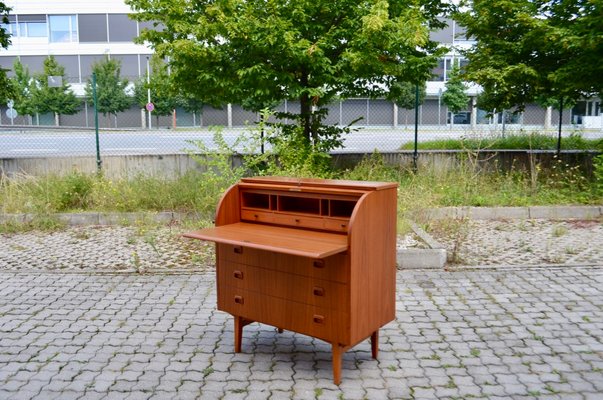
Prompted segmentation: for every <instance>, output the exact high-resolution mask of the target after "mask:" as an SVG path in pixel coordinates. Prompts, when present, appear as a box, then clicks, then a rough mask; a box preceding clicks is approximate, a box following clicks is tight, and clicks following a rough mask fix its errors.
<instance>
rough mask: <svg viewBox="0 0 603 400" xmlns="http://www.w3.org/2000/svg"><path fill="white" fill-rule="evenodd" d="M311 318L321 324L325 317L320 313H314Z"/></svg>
mask: <svg viewBox="0 0 603 400" xmlns="http://www.w3.org/2000/svg"><path fill="white" fill-rule="evenodd" d="M312 320H313V321H314V322H315V323H317V324H322V323H323V322H324V321H325V317H323V316H322V315H318V314H314V316H313V317H312Z"/></svg>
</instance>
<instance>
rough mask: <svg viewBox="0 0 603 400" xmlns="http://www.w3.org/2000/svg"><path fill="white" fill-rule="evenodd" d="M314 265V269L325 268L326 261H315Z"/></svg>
mask: <svg viewBox="0 0 603 400" xmlns="http://www.w3.org/2000/svg"><path fill="white" fill-rule="evenodd" d="M312 265H314V268H324V267H325V262H324V260H314V263H313V264H312Z"/></svg>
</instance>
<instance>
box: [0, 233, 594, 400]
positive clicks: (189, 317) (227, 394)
mask: <svg viewBox="0 0 603 400" xmlns="http://www.w3.org/2000/svg"><path fill="white" fill-rule="evenodd" d="M555 224H558V222H552V223H545V224H543V225H542V226H541V227H540V228H541V230H546V229H549V231H548V233H546V232H545V233H541V234H534V235H533V236H534V237H535V238H536V239H534V240H537V238H543V237H547V238H548V236H551V235H553V229H555V227H556V226H557V225H555ZM506 227H507V225H502V226H500V227H499V228H498V229H494V231H493V232H491V233H489V235H492V236H496V234H498V233H501V232H505V229H506ZM516 227H517V228H518V229H519V228H521V227H520V226H516ZM563 227H565V228H566V229H567V230H568V232H567V233H565V234H563V235H560V236H558V237H557V238H558V239H559V240H561V239H564V240H566V241H567V243H570V245H573V244H572V243H574V242H572V241H574V240H577V239H574V238H573V237H571V235H573V231H574V230H580V229H583V230H589V232H590V233H591V234H592V233H597V232H598V231H597V229H598V227H593V226H591V225H589V224H586V225H584V226H582V225H579V224H577V223H575V222H571V223H569V222H568V223H567V224H565V223H564V224H562V225H559V227H557V228H556V229H557V230H558V233H557V234H559V232H561V233H563V229H561V228H563ZM528 228H530V229H531V227H529V226H528ZM536 228H537V226H534V229H536ZM519 230H520V232H523V231H521V229H519ZM528 231H529V230H528ZM123 232H127V230H125V231H123ZM529 232H532V231H529ZM92 233H93V234H96V233H97V232H92ZM105 233H106V232H102V234H103V235H104V234H105ZM114 233H115V232H114ZM583 233H584V232H583ZM584 234H586V233H584ZM103 235H101V234H99V235H97V236H95V237H96V239H97V240H98V239H99V238H105V237H106V236H103ZM543 235H544V236H543ZM17 236H18V235H17ZM499 236H502V237H503V239H501V240H503V241H504V240H507V239H505V238H506V236H504V235H499ZM33 237H35V236H30V237H29V238H30V239H31V238H33ZM37 238H38V239H40V240H41V241H42V242H43V241H44V240H45V239H44V235H39V236H38V237H37ZM63 238H64V236H63ZM71 239H73V238H71ZM114 239H115V240H116V241H117V240H118V239H117V238H114ZM499 239H500V237H499ZM11 240H12V239H11ZM15 240H16V239H15ZM49 240H54V241H55V242H54V246H55V247H56V248H60V247H61V241H60V240H59V239H58V238H57V237H54V238H51V239H49ZM82 240H84V239H82ZM492 240H494V239H492ZM584 240H586V239H584ZM596 240H598V239H594V241H591V242H592V243H593V246H595V245H596V243H597V242H596ZM6 243H7V242H6V241H5V240H4V237H2V240H0V337H2V341H1V342H0V398H12V397H11V395H13V394H15V393H18V392H17V391H21V392H20V393H23V394H25V393H26V391H27V392H30V394H29V395H28V396H29V397H27V398H31V397H36V396H37V398H44V399H52V398H71V397H73V398H87V397H89V398H90V399H93V398H99V397H100V396H106V398H119V399H123V398H125V397H124V396H126V395H130V396H132V398H159V399H162V398H185V397H191V398H195V396H196V398H219V397H224V398H232V399H238V398H246V399H253V398H258V399H267V398H271V399H278V398H292V397H296V398H297V397H299V398H312V399H313V398H314V397H316V394H317V392H315V389H317V388H321V389H322V395H323V396H322V397H320V398H338V397H340V395H341V396H342V397H343V398H346V399H356V398H357V399H362V398H410V397H411V396H414V397H415V398H433V397H434V396H440V397H460V398H469V397H476V396H482V397H488V398H490V399H494V398H509V397H514V398H518V399H522V398H531V397H530V395H529V392H530V391H532V390H538V391H540V393H542V398H548V397H551V398H574V397H578V398H581V397H584V398H598V397H597V396H596V395H599V397H600V393H602V392H603V384H602V383H601V382H603V372H602V366H603V358H601V349H600V343H601V341H602V340H603V338H602V337H601V334H600V332H602V331H603V323H601V322H599V321H601V320H602V315H601V310H602V309H603V295H602V294H603V292H602V290H603V289H601V288H602V287H603V263H599V264H596V263H593V264H592V265H593V266H591V267H570V266H565V267H563V268H557V267H550V266H549V267H546V268H521V269H518V268H509V267H508V265H507V266H500V267H497V268H491V269H484V268H477V269H473V270H469V269H462V268H457V270H455V271H400V272H398V275H397V292H398V295H399V296H400V297H402V299H401V300H399V301H398V302H397V313H396V315H397V320H396V321H395V322H394V323H392V324H388V325H387V326H386V327H384V328H383V329H382V330H381V335H380V342H381V344H382V345H381V347H380V354H381V357H380V361H378V362H375V361H372V360H371V358H370V347H369V346H368V345H365V344H360V345H359V346H357V347H356V348H354V349H352V350H350V351H349V352H348V353H346V355H345V356H344V362H343V372H342V383H341V385H340V386H339V387H336V386H334V385H333V384H332V381H331V379H332V376H331V369H330V367H331V365H330V349H329V345H328V344H325V343H323V342H321V341H319V340H312V339H310V338H307V337H305V336H303V335H298V334H293V333H287V332H285V333H284V334H283V335H275V333H274V331H273V330H270V329H269V328H268V327H266V326H262V325H260V324H254V325H250V326H248V327H246V331H245V332H246V333H245V337H244V342H245V343H246V344H245V345H246V346H248V347H247V352H246V353H244V354H236V355H235V354H234V353H232V341H233V336H232V319H231V317H229V316H227V315H226V314H225V313H221V312H217V311H216V310H215V306H216V302H215V295H216V294H215V278H214V275H213V271H209V272H207V273H204V272H202V271H201V272H198V271H197V270H195V271H194V272H195V273H190V271H193V270H192V269H191V270H189V272H187V273H184V274H171V275H164V274H124V273H120V274H104V275H103V274H86V273H83V274H82V273H70V274H61V273H43V272H42V273H32V272H31V269H30V270H29V272H27V273H20V272H14V271H7V269H6V268H5V267H3V265H2V260H3V259H4V258H3V257H4V254H5V253H3V251H5V248H4V247H2V246H6ZM10 243H16V241H13V242H10ZM48 243H53V242H48ZM107 243H114V242H111V241H108V242H107ZM46 245H47V246H48V244H46ZM55 250H56V249H55ZM13 251H14V249H13ZM53 251H54V250H53ZM514 251H518V250H517V249H515V250H514ZM38 252H39V253H41V254H42V253H43V250H38ZM509 252H511V250H509ZM509 254H510V253H509ZM42 258H43V257H42ZM23 260H24V261H23V262H24V263H26V262H27V256H25V257H24V258H23ZM96 260H97V261H98V259H96ZM522 260H525V259H522ZM593 260H595V261H596V257H595V258H593ZM94 262H96V261H91V262H90V265H93V264H94ZM158 262H159V263H161V260H159V261H158ZM522 262H523V261H522ZM38 263H39V264H37V265H39V266H42V267H40V269H39V271H43V270H44V268H43V262H41V261H38ZM116 265H117V264H116ZM596 265H598V266H596ZM30 267H31V266H30ZM30 267H28V268H30ZM31 268H33V267H31ZM103 268H105V267H103ZM158 268H159V269H160V268H162V266H158ZM84 270H85V269H84ZM425 282H431V283H432V284H433V286H434V287H430V288H429V289H426V288H425V287H424V286H425ZM427 290H428V291H429V292H427ZM403 294H404V296H402V295H403ZM428 294H429V295H428ZM584 317H586V319H588V320H590V322H589V321H587V320H586V319H585V318H584ZM65 321H66V323H64V324H61V322H65ZM55 354H56V355H55ZM390 367H392V368H394V369H395V370H392V368H390ZM547 385H549V386H548V387H549V389H552V390H554V391H555V390H559V391H560V394H555V393H550V392H547V390H546V389H544V388H545V387H547ZM37 391H39V393H36V392H37ZM31 393H35V396H34V395H33V394H31ZM293 393H295V396H294V395H293ZM61 395H64V396H63V397H62V396H61ZM145 396H146V397H145ZM539 398H540V397H539Z"/></svg>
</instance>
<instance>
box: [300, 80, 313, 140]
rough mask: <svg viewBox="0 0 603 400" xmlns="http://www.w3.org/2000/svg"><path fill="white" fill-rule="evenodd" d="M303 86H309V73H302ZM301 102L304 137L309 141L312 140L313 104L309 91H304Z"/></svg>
mask: <svg viewBox="0 0 603 400" xmlns="http://www.w3.org/2000/svg"><path fill="white" fill-rule="evenodd" d="M301 86H302V87H304V88H307V87H308V74H306V73H302V77H301ZM299 104H300V113H301V121H300V122H301V124H302V130H303V134H304V138H305V139H306V141H307V142H308V143H311V141H312V126H311V123H312V119H311V117H312V104H311V103H310V98H309V97H308V93H305V92H304V93H303V94H302V95H301V96H300V98H299Z"/></svg>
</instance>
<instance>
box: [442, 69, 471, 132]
mask: <svg viewBox="0 0 603 400" xmlns="http://www.w3.org/2000/svg"><path fill="white" fill-rule="evenodd" d="M445 86H446V91H445V92H444V93H443V94H442V102H443V103H444V104H445V105H446V107H448V111H450V113H451V114H452V115H451V116H450V123H451V124H453V123H454V114H456V113H458V112H459V111H462V110H465V109H466V108H467V104H468V103H469V96H468V95H467V93H466V92H465V90H466V87H465V84H464V83H463V79H462V78H461V75H460V73H459V68H458V67H454V68H453V69H452V71H451V72H450V76H449V78H448V81H447V82H446V85H445Z"/></svg>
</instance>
